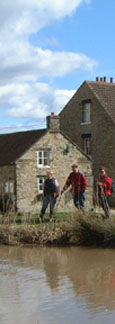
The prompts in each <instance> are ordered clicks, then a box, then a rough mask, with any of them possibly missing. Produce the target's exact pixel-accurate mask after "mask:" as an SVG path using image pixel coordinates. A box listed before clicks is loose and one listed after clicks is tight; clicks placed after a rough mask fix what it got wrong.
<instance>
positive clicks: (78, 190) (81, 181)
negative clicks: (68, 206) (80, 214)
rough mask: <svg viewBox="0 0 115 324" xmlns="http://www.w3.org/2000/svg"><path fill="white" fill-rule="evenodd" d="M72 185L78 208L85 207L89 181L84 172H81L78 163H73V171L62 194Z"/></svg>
mask: <svg viewBox="0 0 115 324" xmlns="http://www.w3.org/2000/svg"><path fill="white" fill-rule="evenodd" d="M70 185H71V186H72V193H73V201H74V205H75V206H76V207H77V208H79V207H80V208H81V209H83V207H84V205H85V191H86V189H87V186H88V182H87V179H86V176H85V174H84V173H82V172H80V171H79V169H78V166H77V165H76V164H73V165H72V172H71V173H70V174H69V176H68V178H67V180H66V182H65V185H64V187H63V190H62V191H61V194H62V193H63V192H64V191H65V190H66V189H67V188H68V187H69V186H70Z"/></svg>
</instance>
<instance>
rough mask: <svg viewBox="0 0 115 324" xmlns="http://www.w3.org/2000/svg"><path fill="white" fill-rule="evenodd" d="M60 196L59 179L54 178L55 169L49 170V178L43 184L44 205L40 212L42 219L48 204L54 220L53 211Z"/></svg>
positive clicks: (51, 217)
mask: <svg viewBox="0 0 115 324" xmlns="http://www.w3.org/2000/svg"><path fill="white" fill-rule="evenodd" d="M58 196H59V184H58V182H57V180H56V179H55V178H54V174H53V171H48V172H47V178H46V180H45V182H44V186H43V205H42V209H41V213H40V217H41V219H43V216H44V214H45V212H46V209H47V207H48V205H50V221H52V219H53V211H54V207H55V204H56V201H57V197H58Z"/></svg>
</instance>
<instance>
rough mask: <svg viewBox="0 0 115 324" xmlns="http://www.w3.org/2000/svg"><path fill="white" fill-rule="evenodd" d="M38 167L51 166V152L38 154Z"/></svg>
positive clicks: (42, 151) (43, 151) (39, 152)
mask: <svg viewBox="0 0 115 324" xmlns="http://www.w3.org/2000/svg"><path fill="white" fill-rule="evenodd" d="M37 165H38V167H47V166H49V165H50V151H49V150H39V151H38V152H37Z"/></svg>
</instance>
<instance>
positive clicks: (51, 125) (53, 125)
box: [46, 112, 60, 133]
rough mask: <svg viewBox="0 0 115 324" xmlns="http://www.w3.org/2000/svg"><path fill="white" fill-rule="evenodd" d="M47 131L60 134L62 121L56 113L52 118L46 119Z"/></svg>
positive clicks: (52, 114)
mask: <svg viewBox="0 0 115 324" xmlns="http://www.w3.org/2000/svg"><path fill="white" fill-rule="evenodd" d="M46 122H47V129H48V130H49V131H50V132H51V133H58V132H60V119H59V116H56V115H55V113H54V112H52V113H51V115H50V116H47V117H46Z"/></svg>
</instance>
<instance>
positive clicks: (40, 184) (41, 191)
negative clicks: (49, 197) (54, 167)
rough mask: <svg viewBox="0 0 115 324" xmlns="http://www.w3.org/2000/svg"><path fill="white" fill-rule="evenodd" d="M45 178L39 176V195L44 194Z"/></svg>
mask: <svg viewBox="0 0 115 324" xmlns="http://www.w3.org/2000/svg"><path fill="white" fill-rule="evenodd" d="M45 178H46V177H44V176H39V177H38V178H37V188H38V193H39V194H41V193H43V184H44V181H45ZM40 181H41V182H40Z"/></svg>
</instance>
